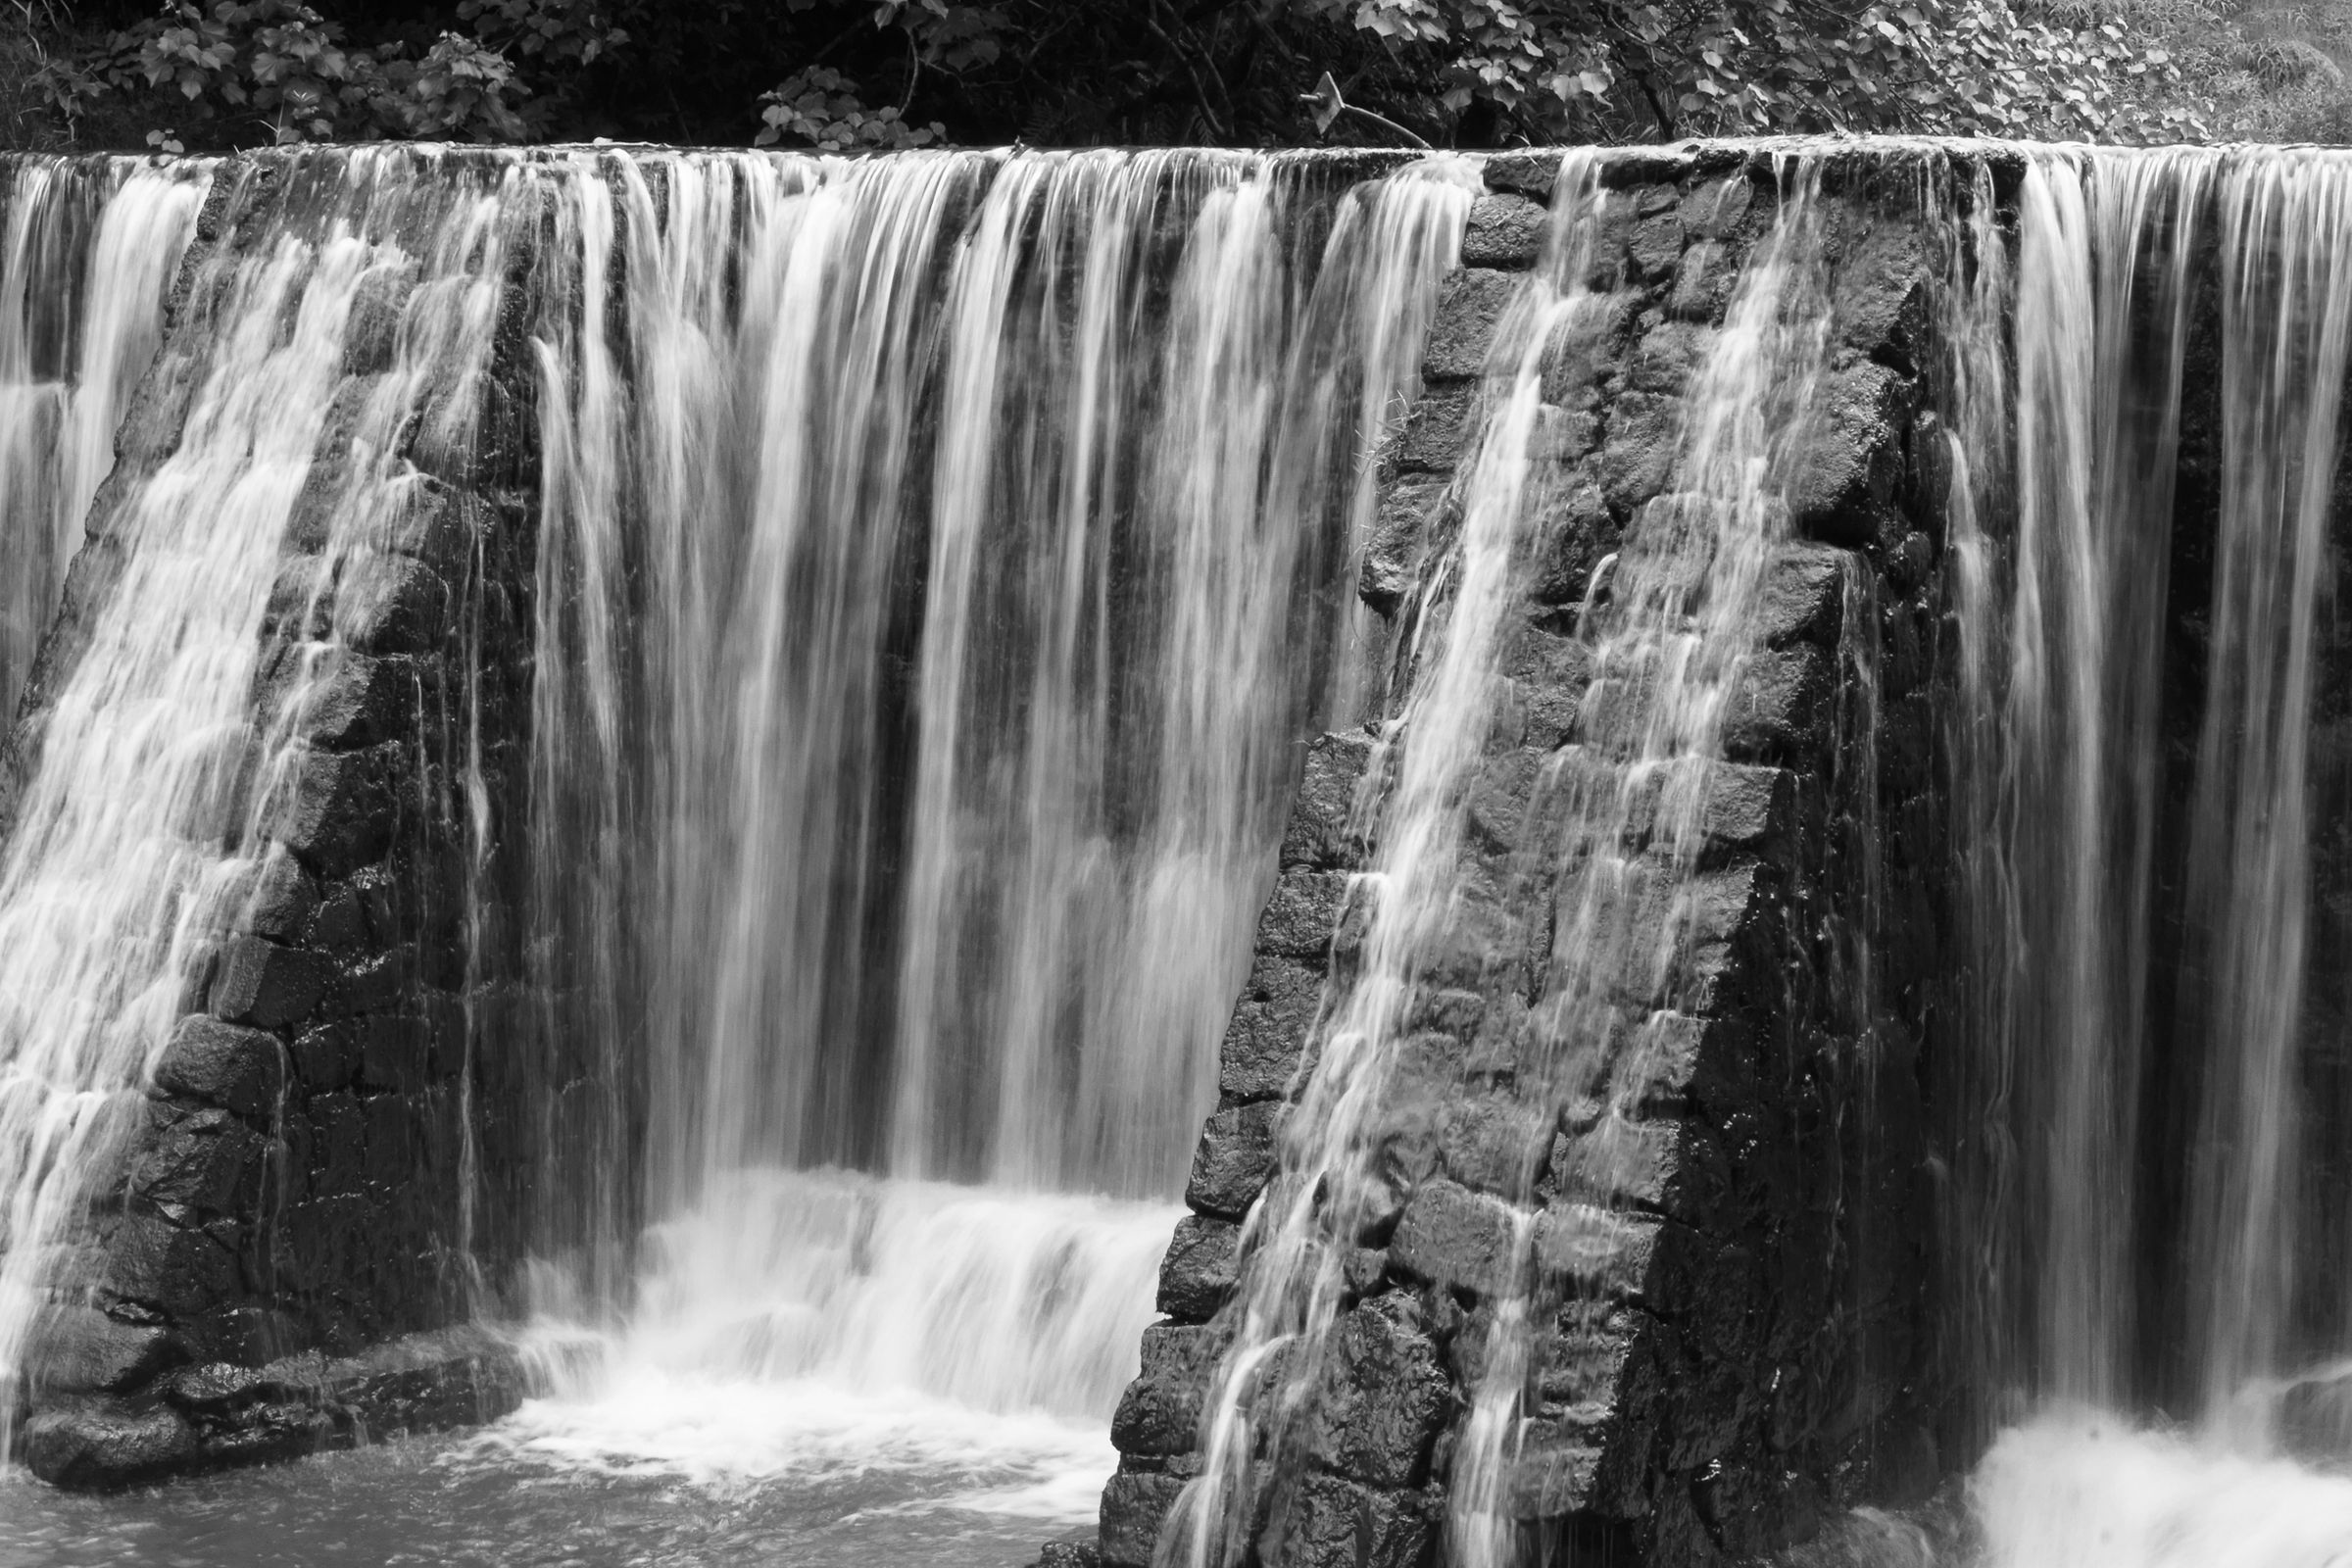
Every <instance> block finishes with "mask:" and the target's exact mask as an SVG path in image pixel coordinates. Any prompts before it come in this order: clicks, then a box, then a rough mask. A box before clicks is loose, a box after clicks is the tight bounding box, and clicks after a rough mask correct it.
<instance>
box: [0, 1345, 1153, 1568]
mask: <svg viewBox="0 0 2352 1568" xmlns="http://www.w3.org/2000/svg"><path fill="white" fill-rule="evenodd" d="M1112 1460H1113V1456H1112V1454H1111V1451H1110V1447H1109V1444H1108V1443H1107V1441H1106V1440H1105V1439H1104V1437H1103V1433H1102V1431H1101V1429H1100V1428H1095V1427H1084V1428H1082V1427H1076V1426H1070V1425H1065V1424H1063V1423H1060V1422H1057V1421H1054V1420H1051V1419H1047V1418H1038V1417H984V1416H980V1415H976V1414H974V1413H973V1412H970V1411H968V1410H958V1409H956V1407H954V1406H949V1405H942V1404H937V1403H933V1402H930V1401H922V1400H915V1399H907V1400H888V1399H875V1398H870V1397H845V1396H842V1395H839V1394H837V1393H834V1392H831V1391H829V1390H825V1389H822V1388H820V1387H816V1386H813V1385H802V1386H797V1387H795V1386H783V1387H774V1388H769V1389H765V1390H758V1391H748V1390H745V1389H743V1388H741V1387H737V1388H733V1389H729V1388H724V1387H718V1386H698V1385H695V1384H692V1383H687V1382H666V1383H652V1382H647V1383H643V1384H641V1385H637V1386H631V1387H627V1388H623V1387H618V1386H616V1387H614V1388H613V1389H612V1390H611V1392H610V1395H609V1397H607V1398H605V1399H604V1400H601V1401H597V1402H565V1401H557V1400H534V1401H532V1402H531V1403H530V1404H527V1405H525V1406H524V1407H523V1409H522V1410H521V1411H519V1412H518V1413H517V1414H516V1415H515V1416H514V1417H512V1418H510V1419H509V1420H507V1421H504V1422H501V1423H499V1424H498V1425H497V1426H495V1427H493V1428H491V1429H489V1430H487V1431H485V1432H480V1433H474V1434H467V1435H460V1436H454V1437H434V1438H420V1439H416V1440H411V1441H405V1442H398V1443H393V1444H389V1445H386V1446H380V1447H374V1448H368V1449H365V1450H362V1451H359V1452H355V1453H337V1454H329V1455H325V1456H322V1457H319V1458H316V1459H308V1460H304V1461H302V1462H300V1463H297V1464H289V1465H278V1466H273V1467H270V1468H266V1469H260V1470H249V1471H241V1472H236V1473H232V1474H227V1475H221V1476H212V1477H205V1478H200V1479H197V1480H193V1481H185V1482H181V1483H178V1484H176V1485H172V1486H167V1487H159V1488H156V1489H154V1490H151V1491H146V1492H138V1493H132V1494H129V1495H120V1496H113V1497H87V1496H74V1495H66V1494H62V1493H58V1492H54V1491H51V1490H50V1489H48V1488H46V1487H42V1486H39V1485H37V1484H35V1483H32V1482H30V1481H28V1480H25V1479H24V1478H23V1477H22V1473H21V1472H19V1473H18V1474H17V1475H15V1476H12V1477H10V1478H8V1479H0V1568H86V1565H97V1564H106V1565H109V1568H116V1565H137V1568H149V1565H153V1568H276V1565H288V1568H291V1565H297V1564H299V1565H302V1568H313V1565H321V1568H323V1565H340V1564H355V1565H356V1564H368V1565H374V1564H379V1563H380V1564H397V1563H434V1564H454V1565H472V1564H497V1565H499V1568H565V1565H579V1568H606V1565H631V1568H634V1565H646V1568H690V1565H691V1568H703V1565H710V1568H721V1565H734V1564H745V1565H751V1564H759V1565H761V1568H767V1565H782V1568H796V1565H808V1568H833V1565H837V1564H838V1565H852V1564H855V1565H858V1568H951V1565H953V1568H1016V1565H1020V1564H1026V1563H1030V1562H1034V1561H1035V1560H1036V1558H1037V1554H1038V1549H1039V1546H1040V1544H1042V1543H1043V1542H1045V1541H1048V1540H1051V1539H1053V1538H1054V1537H1057V1536H1060V1535H1063V1534H1066V1533H1067V1532H1069V1531H1070V1530H1071V1529H1072V1528H1073V1527H1074V1526H1077V1525H1080V1524H1085V1523H1088V1522H1091V1520H1092V1519H1093V1517H1094V1512H1095V1505H1096V1500H1097V1498H1098V1497H1099V1496H1100V1495H1101V1488H1102V1484H1103V1478H1104V1477H1105V1476H1106V1475H1107V1474H1108V1472H1109V1470H1110V1467H1111V1464H1112Z"/></svg>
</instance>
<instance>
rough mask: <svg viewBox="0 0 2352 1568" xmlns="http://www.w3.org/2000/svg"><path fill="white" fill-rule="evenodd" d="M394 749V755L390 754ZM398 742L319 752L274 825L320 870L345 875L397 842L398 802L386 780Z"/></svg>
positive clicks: (296, 851)
mask: <svg viewBox="0 0 2352 1568" xmlns="http://www.w3.org/2000/svg"><path fill="white" fill-rule="evenodd" d="M387 751H388V752H390V753H391V754H393V755H385V754H386V753H387ZM397 751H398V743H397V742H388V743H386V746H385V747H379V748H374V749H370V750H368V751H364V752H313V753H311V754H310V755H309V756H307V757H305V758H304V759H303V760H302V774H301V778H300V780H299V782H298V783H297V784H296V785H295V788H294V791H293V794H292V797H291V799H290V800H289V801H288V802H287V803H286V805H285V807H284V808H283V809H282V811H281V812H280V815H279V817H278V820H277V822H276V823H275V825H274V828H273V831H274V833H275V836H276V838H277V839H278V841H279V842H280V843H282V844H283V845H284V846H285V847H286V848H287V849H289V850H291V851H292V852H293V853H294V854H296V855H298V856H300V857H301V858H302V859H303V861H304V863H305V864H306V865H308V866H309V867H310V868H311V869H312V870H313V871H315V872H317V873H318V874H319V875H320V876H327V877H335V876H343V875H346V874H348V873H349V872H351V871H352V870H354V869H355V868H357V867H358V866H360V865H362V864H364V863H366V862H367V861H368V860H372V859H374V858H376V857H377V856H379V855H381V854H382V853H383V852H384V849H385V847H386V846H387V845H388V844H390V843H391V839H392V829H393V824H394V822H395V820H396V819H397V816H398V803H397V801H396V800H395V799H394V797H393V794H392V791H391V790H390V788H388V787H387V785H386V784H385V779H386V777H387V776H388V774H389V771H390V769H392V768H395V767H397V766H398V764H399V760H400V759H399V758H398V756H397V755H396V754H397Z"/></svg>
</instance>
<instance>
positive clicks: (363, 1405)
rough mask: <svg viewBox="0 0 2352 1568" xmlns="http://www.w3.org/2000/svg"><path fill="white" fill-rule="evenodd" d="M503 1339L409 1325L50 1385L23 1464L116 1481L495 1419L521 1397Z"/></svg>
mask: <svg viewBox="0 0 2352 1568" xmlns="http://www.w3.org/2000/svg"><path fill="white" fill-rule="evenodd" d="M522 1392H523V1376H522V1369H521V1367H520V1365H519V1363H518V1362H517V1361H516V1360H515V1356H514V1352H513V1350H512V1348H509V1347H508V1346H506V1345H505V1344H504V1343H502V1342H500V1341H497V1340H495V1339H493V1338H492V1337H491V1336H488V1335H486V1334H482V1333H480V1332H478V1331H473V1330H457V1331H451V1332H448V1333H443V1334H421V1335H414V1336H410V1337H408V1338H405V1339H401V1340H397V1341H393V1342H391V1343H388V1344H385V1345H380V1346H377V1347H375V1348H371V1349H370V1350H368V1351H367V1352H365V1353H364V1354H361V1355H358V1356H350V1357H342V1358H329V1357H326V1356H321V1355H319V1353H317V1352H316V1351H312V1352H309V1353H306V1354H301V1355H293V1356H286V1357H281V1358H279V1359H276V1360H273V1361H270V1362H268V1363H266V1364H263V1365H261V1366H248V1365H241V1364H238V1363H234V1362H228V1361H211V1362H205V1363H202V1364H200V1365H193V1366H181V1367H178V1368H176V1369H174V1370H172V1371H169V1372H166V1373H164V1374H163V1375H161V1376H160V1377H154V1378H150V1379H148V1380H147V1381H146V1383H145V1386H144V1387H143V1388H142V1389H141V1390H140V1391H139V1392H138V1393H137V1394H136V1395H134V1396H130V1397H91V1396H87V1395H74V1394H72V1393H69V1392H67V1391H65V1390H62V1389H53V1390H52V1391H51V1392H50V1394H49V1397H46V1398H44V1400H43V1401H42V1403H41V1405H40V1408H39V1409H38V1410H37V1412H36V1413H35V1414H34V1415H33V1417H32V1418H31V1420H30V1421H28V1422H26V1423H25V1431H24V1435H23V1438H22V1446H23V1452H24V1457H25V1464H26V1465H27V1466H29V1467H30V1469H31V1470H32V1472H33V1474H35V1475H37V1476H39V1477H40V1478H41V1479H42V1480H44V1481H47V1482H49V1483H50V1484H51V1485H53V1486H61V1487H71V1488H73V1489H74V1490H76V1491H88V1492H100V1491H114V1490H118V1489H120V1488H123V1487H131V1486H138V1485H140V1484H142V1483H145V1482H151V1481H158V1480H162V1479H164V1478H166V1477H168V1476H172V1475H180V1474H186V1473H188V1472H190V1471H194V1470H205V1469H216V1468H219V1467H221V1466H224V1465H236V1464H252V1463H256V1462H259V1461H262V1460H270V1459H293V1458H300V1457H301V1456H303V1455H304V1454H309V1453H317V1452H319V1451H321V1450H325V1449H331V1448H348V1447H353V1446H357V1445H358V1444H359V1443H361V1442H363V1441H365V1440H366V1439H367V1438H368V1435H370V1434H373V1435H375V1436H377V1437H379V1438H380V1437H382V1436H384V1435H387V1434H392V1433H401V1432H431V1431H438V1430H442V1429H446V1428H449V1427H459V1426H472V1425H475V1424H477V1423H479V1422H483V1421H491V1420H496V1419H497V1418H498V1417H499V1416H502V1415H504V1414H506V1413H507V1412H509V1411H511V1410H513V1409H514V1408H515V1406H516V1405H517V1404H519V1403H521V1402H522Z"/></svg>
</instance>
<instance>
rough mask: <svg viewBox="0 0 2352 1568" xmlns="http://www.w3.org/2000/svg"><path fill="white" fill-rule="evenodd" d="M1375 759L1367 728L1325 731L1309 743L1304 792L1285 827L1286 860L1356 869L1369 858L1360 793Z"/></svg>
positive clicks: (1282, 856)
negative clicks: (1357, 819)
mask: <svg viewBox="0 0 2352 1568" xmlns="http://www.w3.org/2000/svg"><path fill="white" fill-rule="evenodd" d="M1371 761H1372V737H1371V736H1369V735H1366V734H1365V733H1364V732H1363V731H1361V730H1347V731H1341V732H1339V733H1336V734H1331V735H1319V736H1317V737H1316V738H1315V739H1314V740H1313V741H1312V742H1310V743H1308V745H1307V748H1306V762H1305V765H1304V767H1302V768H1301V769H1300V772H1299V793H1298V794H1297V795H1295V796H1293V797H1292V800H1291V816H1290V820H1289V822H1287V823H1286V824H1285V825H1284V827H1283V833H1282V849H1281V854H1280V860H1281V863H1282V864H1283V865H1286V866H1309V867H1313V868H1316V869H1335V870H1351V869H1354V868H1355V867H1357V866H1359V865H1361V864H1362V862H1363V858H1364V842H1363V837H1362V835H1361V834H1360V833H1358V832H1356V831H1355V828H1354V816H1355V794H1356V787H1357V785H1358V784H1359V783H1361V782H1362V779H1363V776H1364V770H1365V769H1366V768H1367V767H1369V766H1370V765H1371Z"/></svg>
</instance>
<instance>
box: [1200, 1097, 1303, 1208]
mask: <svg viewBox="0 0 2352 1568" xmlns="http://www.w3.org/2000/svg"><path fill="white" fill-rule="evenodd" d="M1288 1114H1289V1107H1288V1106H1286V1105H1284V1104H1282V1103H1280V1102H1279V1101H1260V1102H1258V1103H1255V1104H1249V1105H1238V1106H1236V1107H1234V1108H1233V1109H1231V1110H1220V1111H1218V1112H1217V1113H1216V1114H1215V1115H1213V1116H1211V1117H1209V1118H1208V1121H1207V1123H1206V1125H1204V1126H1203V1127H1202V1128H1201V1146H1200V1148H1199V1149H1198V1150H1196V1151H1195V1152H1194V1154H1193V1178H1192V1181H1191V1182H1190V1183H1189V1184H1188V1185H1187V1186H1186V1187H1185V1190H1184V1201H1185V1203H1186V1204H1187V1205H1188V1206H1189V1207H1191V1208H1192V1210H1193V1211H1194V1212H1195V1213H1199V1214H1208V1215H1213V1216H1217V1217H1220V1218H1224V1219H1240V1218H1241V1217H1242V1216H1243V1215H1245V1214H1247V1213H1249V1212H1250V1204H1251V1203H1253V1202H1255V1201H1257V1195H1258V1194H1259V1193H1260V1192H1261V1191H1263V1190H1264V1188H1265V1185H1266V1181H1267V1179H1268V1178H1269V1177H1271V1176H1272V1175H1273V1174H1274V1164H1275V1159H1276V1157H1277V1142H1278V1140H1279V1139H1280V1137H1281V1135H1282V1124H1283V1122H1284V1120H1285V1119H1286V1117H1287V1116H1288Z"/></svg>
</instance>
